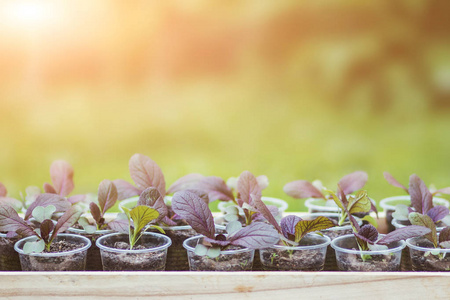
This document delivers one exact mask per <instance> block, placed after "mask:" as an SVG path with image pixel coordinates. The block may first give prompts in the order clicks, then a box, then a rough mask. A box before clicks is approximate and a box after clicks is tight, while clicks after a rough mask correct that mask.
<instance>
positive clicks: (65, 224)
mask: <svg viewBox="0 0 450 300" xmlns="http://www.w3.org/2000/svg"><path fill="white" fill-rule="evenodd" d="M81 214H82V212H81V211H79V210H78V209H77V208H76V207H74V206H72V207H70V208H69V209H68V210H67V211H66V212H65V213H64V214H63V215H62V216H61V217H60V218H59V220H58V222H56V225H55V228H54V229H53V232H52V237H51V238H50V240H51V241H53V239H54V238H55V237H56V236H57V234H58V233H60V232H63V231H66V230H67V229H68V228H69V227H71V226H73V224H75V223H76V222H77V221H78V219H79V218H80V216H81Z"/></svg>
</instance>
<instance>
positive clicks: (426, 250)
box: [406, 237, 450, 272]
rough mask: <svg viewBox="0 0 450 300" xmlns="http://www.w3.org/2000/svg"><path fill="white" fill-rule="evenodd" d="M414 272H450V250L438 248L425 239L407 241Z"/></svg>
mask: <svg viewBox="0 0 450 300" xmlns="http://www.w3.org/2000/svg"><path fill="white" fill-rule="evenodd" d="M406 245H407V246H408V248H409V255H410V258H411V266H412V271H435V272H440V271H450V249H447V248H436V247H435V246H434V245H433V243H432V242H431V241H430V240H428V239H426V238H425V237H415V238H410V239H407V240H406Z"/></svg>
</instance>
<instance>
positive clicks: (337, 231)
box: [301, 213, 362, 271]
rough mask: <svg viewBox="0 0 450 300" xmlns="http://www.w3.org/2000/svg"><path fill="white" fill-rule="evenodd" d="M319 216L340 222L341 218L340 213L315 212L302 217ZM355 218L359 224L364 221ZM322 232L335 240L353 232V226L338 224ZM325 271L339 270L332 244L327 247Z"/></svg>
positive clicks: (309, 218)
mask: <svg viewBox="0 0 450 300" xmlns="http://www.w3.org/2000/svg"><path fill="white" fill-rule="evenodd" d="M318 216H324V217H327V218H330V219H333V220H334V221H336V222H338V220H339V214H338V213H313V214H307V215H304V216H302V217H301V218H302V219H304V220H312V219H315V218H317V217H318ZM355 219H356V220H357V221H358V224H359V225H362V221H361V220H360V219H359V218H357V217H355ZM321 233H322V234H323V235H325V236H327V237H329V238H330V239H331V240H334V239H335V238H337V237H340V236H344V235H347V234H351V233H353V230H352V226H351V225H350V224H345V225H342V226H336V227H332V228H328V229H325V230H322V231H321ZM324 270H325V271H337V270H338V266H337V264H336V255H335V251H334V250H333V248H331V246H330V245H328V247H327V256H326V259H325V266H324Z"/></svg>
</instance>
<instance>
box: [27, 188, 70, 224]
mask: <svg viewBox="0 0 450 300" xmlns="http://www.w3.org/2000/svg"><path fill="white" fill-rule="evenodd" d="M49 205H54V206H55V208H56V211H55V212H63V211H66V210H67V209H68V208H69V207H70V202H69V201H67V200H66V199H65V198H63V197H61V196H58V195H56V194H48V193H44V194H39V195H38V196H37V198H36V200H35V201H34V202H33V203H31V205H30V206H29V207H28V209H27V211H26V212H25V220H28V219H29V218H30V217H31V214H32V212H33V209H35V208H36V207H38V206H42V207H47V206H49Z"/></svg>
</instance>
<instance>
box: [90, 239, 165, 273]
mask: <svg viewBox="0 0 450 300" xmlns="http://www.w3.org/2000/svg"><path fill="white" fill-rule="evenodd" d="M128 241H129V237H128V234H123V233H111V234H107V235H104V236H102V237H100V238H98V239H97V241H96V245H97V247H98V248H99V249H100V254H101V257H102V263H103V270H104V271H164V269H165V267H166V259H167V249H168V248H169V246H170V245H171V244H172V241H171V240H170V238H169V237H167V236H165V235H163V234H160V233H154V232H145V233H144V234H143V235H142V236H141V238H140V239H139V241H138V243H137V245H135V248H136V247H137V246H138V245H140V246H141V247H142V248H143V249H140V248H136V249H132V250H129V249H118V248H115V245H117V244H116V243H128Z"/></svg>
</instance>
